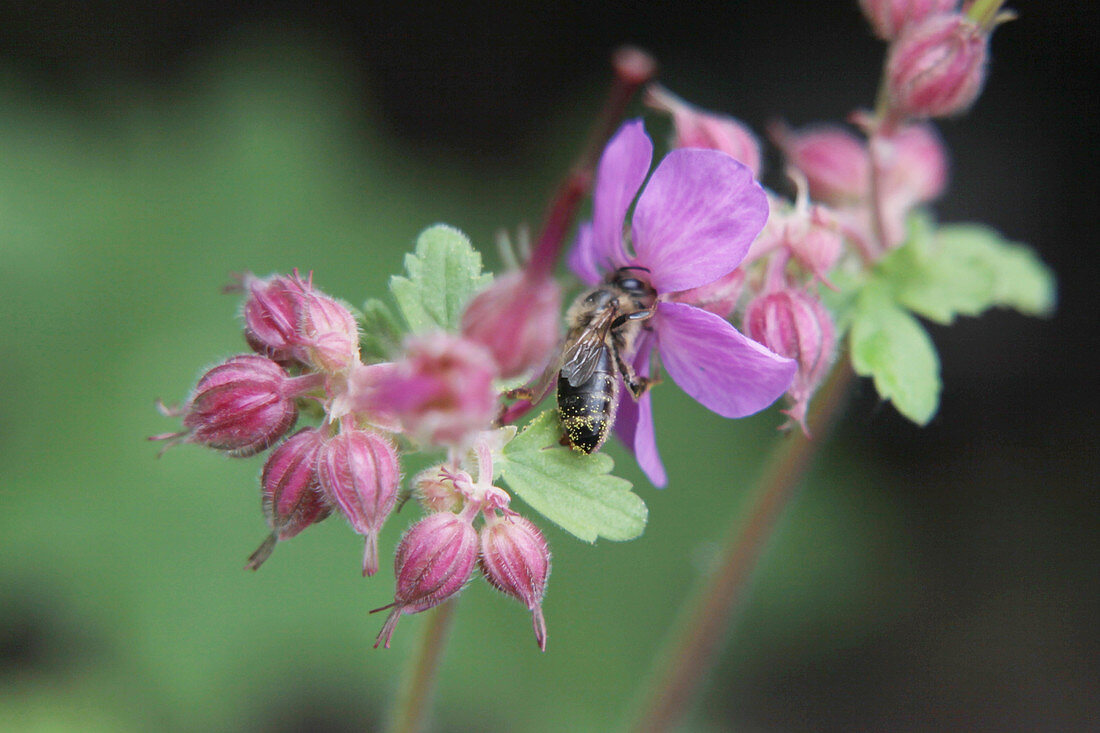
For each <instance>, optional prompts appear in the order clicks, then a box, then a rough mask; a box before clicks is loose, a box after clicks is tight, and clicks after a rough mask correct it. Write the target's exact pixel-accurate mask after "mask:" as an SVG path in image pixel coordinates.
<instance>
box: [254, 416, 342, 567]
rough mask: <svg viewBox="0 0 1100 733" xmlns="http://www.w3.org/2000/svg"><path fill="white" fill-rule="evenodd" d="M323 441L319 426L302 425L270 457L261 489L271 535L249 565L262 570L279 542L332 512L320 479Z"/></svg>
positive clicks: (261, 478) (265, 465) (264, 471)
mask: <svg viewBox="0 0 1100 733" xmlns="http://www.w3.org/2000/svg"><path fill="white" fill-rule="evenodd" d="M323 441H324V436H323V435H322V434H321V432H320V431H319V430H317V429H316V428H302V429H301V430H299V431H298V432H297V433H295V434H294V435H292V436H290V437H289V438H287V439H286V440H285V441H283V443H282V444H281V445H279V447H278V448H276V449H275V450H273V451H272V452H271V455H270V456H268V459H267V462H266V463H265V464H264V470H263V474H261V476H260V488H261V489H262V491H263V510H264V516H265V517H266V518H267V524H268V526H269V527H271V536H270V537H268V538H267V539H266V540H264V542H263V544H261V545H260V547H259V549H257V550H256V552H254V553H252V556H251V557H250V558H248V564H247V565H246V566H245V567H246V568H248V569H250V570H256V569H258V568H259V567H260V565H262V564H263V562H264V560H266V559H267V558H268V556H270V555H271V551H272V550H273V549H274V548H275V543H277V542H281V541H283V540H288V539H290V538H291V537H293V536H294V535H296V534H298V533H299V532H301V531H302V530H303V529H305V528H306V527H308V526H309V525H311V524H316V523H317V522H320V521H321V520H322V519H324V518H325V517H327V516H328V515H329V514H330V513H331V512H332V505H331V504H330V503H329V502H328V500H327V499H326V498H325V497H324V495H323V494H322V493H321V490H320V485H319V483H318V479H317V452H318V450H319V449H320V448H321V443H322V442H323Z"/></svg>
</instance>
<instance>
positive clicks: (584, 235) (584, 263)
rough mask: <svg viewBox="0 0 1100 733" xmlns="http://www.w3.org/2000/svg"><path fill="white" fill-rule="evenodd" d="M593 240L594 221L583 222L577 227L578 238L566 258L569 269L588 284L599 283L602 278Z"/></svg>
mask: <svg viewBox="0 0 1100 733" xmlns="http://www.w3.org/2000/svg"><path fill="white" fill-rule="evenodd" d="M593 241H594V240H593V236H592V222H590V221H588V222H585V223H584V224H581V225H580V227H579V228H578V229H577V240H576V241H575V242H573V249H571V250H569V254H568V255H567V256H566V258H565V262H566V264H567V265H569V269H570V270H572V271H573V273H574V274H575V275H576V276H577V277H579V278H580V279H581V281H582V282H584V283H585V284H587V285H597V284H599V282H600V279H601V278H600V268H599V266H598V265H597V264H596V250H595V244H594V243H593Z"/></svg>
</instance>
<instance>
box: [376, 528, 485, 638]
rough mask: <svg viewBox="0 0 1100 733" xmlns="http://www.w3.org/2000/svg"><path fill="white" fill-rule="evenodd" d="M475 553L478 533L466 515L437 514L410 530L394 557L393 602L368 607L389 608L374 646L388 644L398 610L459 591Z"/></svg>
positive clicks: (413, 609) (415, 608)
mask: <svg viewBox="0 0 1100 733" xmlns="http://www.w3.org/2000/svg"><path fill="white" fill-rule="evenodd" d="M477 552H478V541H477V532H476V531H475V530H474V528H473V525H471V523H470V519H468V518H466V517H462V516H459V515H457V514H452V513H450V512H439V513H437V514H429V515H428V516H426V517H424V518H423V519H421V520H420V521H419V522H417V523H416V524H414V525H413V526H412V527H411V528H409V531H408V532H406V533H405V536H404V537H402V538H401V543H400V544H399V545H398V546H397V556H396V557H395V558H394V561H393V565H394V575H395V576H397V589H396V591H395V592H394V597H393V603H391V604H389V605H388V606H383V607H382V608H376V609H375V610H374V611H371V613H375V611H383V610H385V609H387V608H389V609H392V610H391V611H390V615H389V617H388V618H387V619H386V623H385V624H383V626H382V630H381V631H380V632H379V633H378V639H377V640H376V641H375V642H374V646H375V647H376V648H377V647H378V645H379V644H383V645H385V647H386V648H387V649H388V648H389V646H390V637H392V636H393V632H394V629H395V628H396V627H397V622H398V621H399V620H400V619H401V616H402V615H403V614H406V613H419V612H421V611H426V610H428V609H429V608H432V607H433V606H437V605H439V604H440V603H443V601H445V600H447V599H448V598H450V597H451V596H453V595H454V594H456V593H458V592H459V591H460V590H462V587H463V586H464V585H466V581H467V580H469V578H470V574H471V573H472V572H473V569H474V565H475V564H476V563H477Z"/></svg>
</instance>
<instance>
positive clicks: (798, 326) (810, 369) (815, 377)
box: [745, 290, 835, 431]
mask: <svg viewBox="0 0 1100 733" xmlns="http://www.w3.org/2000/svg"><path fill="white" fill-rule="evenodd" d="M745 330H746V332H747V333H748V335H749V337H750V338H752V339H753V340H755V341H758V342H760V343H762V344H763V345H764V346H767V347H768V348H769V349H771V350H772V351H774V352H775V353H777V354H779V355H780V356H786V357H788V358H791V359H796V360H797V361H798V371H797V372H796V373H795V377H794V381H793V382H791V387H790V389H789V390H788V391H787V396H788V397H789V398H790V400H791V403H792V406H791V409H790V410H788V411H787V414H788V415H790V417H791V418H792V419H794V420H795V421H796V422H798V423H799V424H800V425H801V426H802V430H803V431H806V408H807V406H808V405H809V402H810V398H811V397H812V396H813V393H814V390H816V389H817V386H818V384H820V382H821V380H822V379H823V378H824V377H825V374H826V373H827V372H828V369H829V365H830V364H831V362H832V357H833V344H834V339H835V328H834V326H833V320H832V317H831V316H830V315H829V312H828V311H827V310H825V307H824V306H823V305H821V303H820V302H819V301H818V300H817V298H815V297H813V296H812V295H810V294H809V293H805V292H803V291H800V290H780V291H776V292H772V293H766V294H764V295H761V296H759V297H757V298H756V299H755V300H753V301H752V302H751V303H749V305H748V308H747V309H746V311H745Z"/></svg>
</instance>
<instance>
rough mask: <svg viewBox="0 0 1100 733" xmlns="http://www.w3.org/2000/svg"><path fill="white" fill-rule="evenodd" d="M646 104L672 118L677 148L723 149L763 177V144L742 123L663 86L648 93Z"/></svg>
mask: <svg viewBox="0 0 1100 733" xmlns="http://www.w3.org/2000/svg"><path fill="white" fill-rule="evenodd" d="M645 103H646V104H647V105H649V106H650V107H652V108H653V109H657V110H660V111H662V112H667V113H669V114H671V115H672V124H673V126H674V133H673V138H672V147H674V148H706V149H708V150H720V151H721V152H723V153H726V154H727V155H730V156H732V157H733V158H734V160H736V161H737V162H739V163H741V164H742V165H745V166H747V167H748V168H750V169H751V170H752V175H753V177H754V178H759V176H760V143H759V141H757V139H756V136H755V135H753V134H752V131H751V130H750V129H749V128H748V127H747V126H746V125H745V124H744V123H742V122H740V121H739V120H736V119H734V118H733V117H729V116H727V115H721V114H717V113H714V112H706V111H704V110H701V109H699V108H697V107H694V106H692V105H690V104H688V103H687V102H685V101H684V100H682V99H680V98H679V97H677V96H676V95H675V94H673V93H672V92H670V91H668V90H667V89H665V88H664V87H661V86H659V85H656V84H654V85H651V86H650V87H649V89H648V90H646V96H645Z"/></svg>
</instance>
